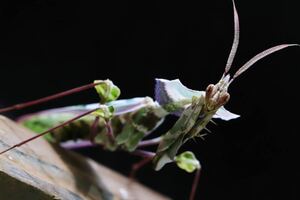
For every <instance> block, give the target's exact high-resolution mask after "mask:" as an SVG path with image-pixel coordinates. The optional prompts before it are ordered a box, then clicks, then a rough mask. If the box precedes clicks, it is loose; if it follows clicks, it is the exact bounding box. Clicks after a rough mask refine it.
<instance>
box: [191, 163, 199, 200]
mask: <svg viewBox="0 0 300 200" xmlns="http://www.w3.org/2000/svg"><path fill="white" fill-rule="evenodd" d="M200 171H201V169H198V170H197V171H196V174H195V177H194V181H193V185H192V190H191V193H190V198H189V200H195V196H196V190H197V187H198V183H199V178H200Z"/></svg>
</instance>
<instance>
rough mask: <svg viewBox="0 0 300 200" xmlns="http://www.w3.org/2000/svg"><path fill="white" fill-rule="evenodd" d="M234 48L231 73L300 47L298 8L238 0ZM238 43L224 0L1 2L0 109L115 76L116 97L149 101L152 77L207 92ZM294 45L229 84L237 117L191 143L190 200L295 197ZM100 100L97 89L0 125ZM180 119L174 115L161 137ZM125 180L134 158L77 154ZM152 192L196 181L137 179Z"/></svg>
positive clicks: (282, 2)
mask: <svg viewBox="0 0 300 200" xmlns="http://www.w3.org/2000/svg"><path fill="white" fill-rule="evenodd" d="M236 5H237V9H238V12H239V15H240V23H241V40H240V47H239V49H238V54H237V57H236V59H235V61H234V66H233V69H232V71H235V70H237V69H238V66H241V65H242V64H244V63H245V62H246V61H247V60H248V59H250V58H251V57H252V56H254V55H255V54H256V53H259V52H260V51H262V50H264V49H266V48H268V47H271V46H274V45H277V44H281V43H300V28H299V19H300V18H299V17H300V12H299V8H300V6H299V5H298V4H297V1H292V0H277V1H260V0H252V1H236ZM232 39H233V12H232V4H231V1H230V0H210V1H179V2H175V1H169V2H166V1H124V0H123V1H77V0H73V1H64V0H60V1H57V0H34V1H14V0H10V1H1V2H0V66H1V68H0V69H1V77H0V89H1V95H0V104H1V106H2V107H4V106H8V105H11V104H14V103H18V102H23V101H28V100H32V99H35V98H38V97H43V96H45V95H49V94H52V93H55V92H60V91H63V90H66V89H70V88H73V87H76V86H80V85H83V84H86V83H90V82H92V81H93V80H94V79H107V78H109V79H111V80H113V81H114V83H115V84H117V85H118V86H119V87H120V88H121V90H122V98H132V97H137V96H153V88H154V78H157V77H158V78H166V79H174V78H179V79H180V80H181V81H182V82H183V83H184V84H185V85H186V86H188V87H190V88H193V89H197V90H203V89H205V88H206V86H207V85H208V84H209V83H216V82H217V81H218V80H219V78H220V77H221V75H222V72H223V68H224V66H225V63H226V59H227V56H228V54H229V51H230V47H231V43H232ZM299 55H300V49H299V48H297V47H293V48H290V49H285V50H283V51H280V52H278V53H275V54H273V55H271V56H269V57H267V58H265V59H263V60H262V61H260V62H258V63H257V64H255V66H253V68H251V69H250V70H249V71H248V72H247V73H245V74H243V75H242V76H241V77H239V78H238V79H237V80H236V81H235V82H234V84H232V85H231V87H230V89H229V92H230V93H231V100H230V102H229V103H228V105H227V106H226V107H227V108H228V109H229V110H231V111H232V112H235V113H238V114H241V116H242V117H241V118H240V119H237V120H233V121H230V122H223V121H217V123H218V126H214V125H209V129H210V130H211V131H212V132H213V133H212V134H210V135H209V136H207V137H206V140H205V141H201V140H197V141H196V142H190V143H188V144H187V145H186V146H185V148H186V149H190V150H192V151H194V152H195V153H196V155H197V157H198V158H199V159H200V160H201V163H202V167H203V171H202V177H201V180H200V185H199V188H198V191H197V199H203V200H204V199H205V200H207V199H220V198H223V199H227V198H228V199H274V198H275V197H277V198H281V199H290V200H291V199H300V196H299V192H298V190H299V186H300V185H299V178H300V176H299V175H300V172H299V165H298V160H299V153H300V145H299V142H298V141H299V140H298V139H299V136H298V133H299V130H298V129H299V128H298V127H299V122H298V113H299V102H300V101H299V100H300V99H299V97H298V96H299V95H298V93H299V82H298V81H299V67H300V60H299ZM95 101H97V96H96V95H95V92H94V91H93V90H90V91H86V92H83V93H81V94H77V95H73V96H71V97H66V98H64V99H61V100H57V101H54V102H51V103H48V104H43V105H41V106H36V107H34V108H30V109H26V110H23V111H18V112H11V113H7V114H6V115H7V116H10V117H12V118H13V117H16V116H18V115H21V114H24V113H28V112H34V111H37V110H41V109H47V108H52V107H60V106H67V105H73V104H82V103H90V102H95ZM174 120H176V118H175V117H170V118H168V119H167V122H166V123H165V124H164V125H163V127H162V128H161V129H159V132H164V131H166V130H167V129H168V128H170V127H171V126H172V123H173V122H174ZM81 152H82V153H84V154H86V155H89V156H91V157H92V158H94V159H96V160H98V161H99V162H101V163H103V164H105V165H107V166H110V167H112V168H114V169H116V170H119V171H120V172H121V173H123V174H128V173H129V170H130V166H131V164H132V162H134V161H137V160H138V159H137V158H136V157H132V156H129V155H128V154H126V153H116V154H115V153H106V152H103V151H99V149H95V148H94V149H83V150H81ZM138 178H139V180H140V181H141V182H142V183H144V184H146V185H148V186H149V187H151V188H153V189H155V190H158V191H160V192H162V193H164V194H166V195H169V196H170V197H172V198H174V199H176V200H177V199H178V200H182V199H187V196H188V193H189V191H190V186H191V183H192V179H193V175H190V174H187V173H185V172H183V171H180V170H179V169H177V168H176V167H175V166H172V165H169V166H166V167H165V168H164V169H163V170H162V171H160V172H154V171H153V170H152V169H151V166H147V167H145V168H144V169H142V170H141V171H140V172H139V173H138Z"/></svg>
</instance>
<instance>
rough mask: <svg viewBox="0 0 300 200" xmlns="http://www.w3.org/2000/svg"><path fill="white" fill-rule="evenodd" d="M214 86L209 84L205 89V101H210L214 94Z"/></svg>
mask: <svg viewBox="0 0 300 200" xmlns="http://www.w3.org/2000/svg"><path fill="white" fill-rule="evenodd" d="M214 90H215V85H214V84H209V85H208V86H207V88H206V91H205V97H206V99H207V100H208V99H210V98H211V97H212V96H213V95H214V93H215V91H214Z"/></svg>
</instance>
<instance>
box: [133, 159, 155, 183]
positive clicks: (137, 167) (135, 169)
mask: <svg viewBox="0 0 300 200" xmlns="http://www.w3.org/2000/svg"><path fill="white" fill-rule="evenodd" d="M151 161H152V158H151V157H148V158H143V159H142V160H141V161H139V162H137V163H135V164H133V165H132V167H131V171H130V174H129V178H130V179H131V180H134V179H135V177H136V173H137V172H138V171H139V170H140V169H141V168H142V167H144V166H145V165H146V164H148V163H149V162H151Z"/></svg>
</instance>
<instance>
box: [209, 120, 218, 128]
mask: <svg viewBox="0 0 300 200" xmlns="http://www.w3.org/2000/svg"><path fill="white" fill-rule="evenodd" d="M210 122H211V123H213V124H214V125H216V126H218V124H217V123H216V122H215V121H214V120H212V119H211V120H210Z"/></svg>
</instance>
